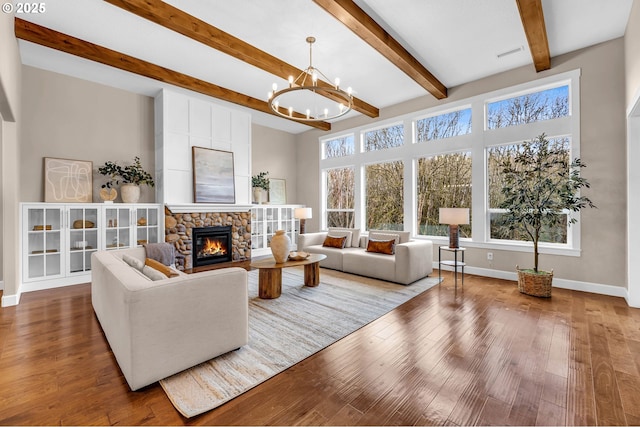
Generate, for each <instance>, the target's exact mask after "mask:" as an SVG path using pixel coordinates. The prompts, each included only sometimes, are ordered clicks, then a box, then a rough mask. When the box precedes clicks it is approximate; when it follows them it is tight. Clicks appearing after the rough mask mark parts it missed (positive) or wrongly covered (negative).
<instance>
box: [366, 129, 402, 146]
mask: <svg viewBox="0 0 640 427" xmlns="http://www.w3.org/2000/svg"><path fill="white" fill-rule="evenodd" d="M403 143H404V126H402V125H395V126H389V127H386V128H382V129H376V130H372V131H369V132H366V133H365V134H364V151H375V150H385V149H387V148H393V147H400V146H401V145H402V144H403Z"/></svg>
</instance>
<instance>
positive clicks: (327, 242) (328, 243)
mask: <svg viewBox="0 0 640 427" xmlns="http://www.w3.org/2000/svg"><path fill="white" fill-rule="evenodd" d="M346 242H347V236H342V237H333V236H327V237H326V238H325V239H324V242H323V243H322V246H324V247H327V248H338V249H344V245H345V243H346Z"/></svg>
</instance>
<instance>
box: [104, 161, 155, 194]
mask: <svg viewBox="0 0 640 427" xmlns="http://www.w3.org/2000/svg"><path fill="white" fill-rule="evenodd" d="M98 172H99V173H100V174H101V175H105V176H108V177H109V181H107V182H106V183H105V184H103V185H102V188H112V187H113V186H114V185H118V184H120V183H121V182H122V184H137V185H143V184H146V185H148V186H150V187H153V186H154V185H155V182H154V181H153V177H152V176H151V174H150V173H149V172H147V171H145V170H144V169H143V168H142V164H141V163H140V157H138V156H136V157H134V159H133V164H131V165H127V166H120V165H118V164H117V163H114V162H112V161H110V160H109V161H107V162H105V164H104V165H103V166H101V167H99V168H98Z"/></svg>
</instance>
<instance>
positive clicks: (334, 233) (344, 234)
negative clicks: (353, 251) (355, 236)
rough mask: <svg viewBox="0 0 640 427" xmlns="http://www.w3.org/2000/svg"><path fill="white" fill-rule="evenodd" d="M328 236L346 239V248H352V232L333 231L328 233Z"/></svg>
mask: <svg viewBox="0 0 640 427" xmlns="http://www.w3.org/2000/svg"><path fill="white" fill-rule="evenodd" d="M327 236H331V237H346V240H345V241H344V247H345V248H350V247H351V239H352V233H351V232H350V231H347V230H331V231H329V232H328V233H327Z"/></svg>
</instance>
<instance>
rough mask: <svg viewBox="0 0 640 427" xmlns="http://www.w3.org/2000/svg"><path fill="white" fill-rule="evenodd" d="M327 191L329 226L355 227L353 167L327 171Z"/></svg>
mask: <svg viewBox="0 0 640 427" xmlns="http://www.w3.org/2000/svg"><path fill="white" fill-rule="evenodd" d="M325 176H326V189H327V190H326V191H327V212H326V214H327V226H328V227H348V228H352V227H354V209H353V208H354V200H355V199H354V174H353V167H350V168H335V169H329V170H327V171H325Z"/></svg>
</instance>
